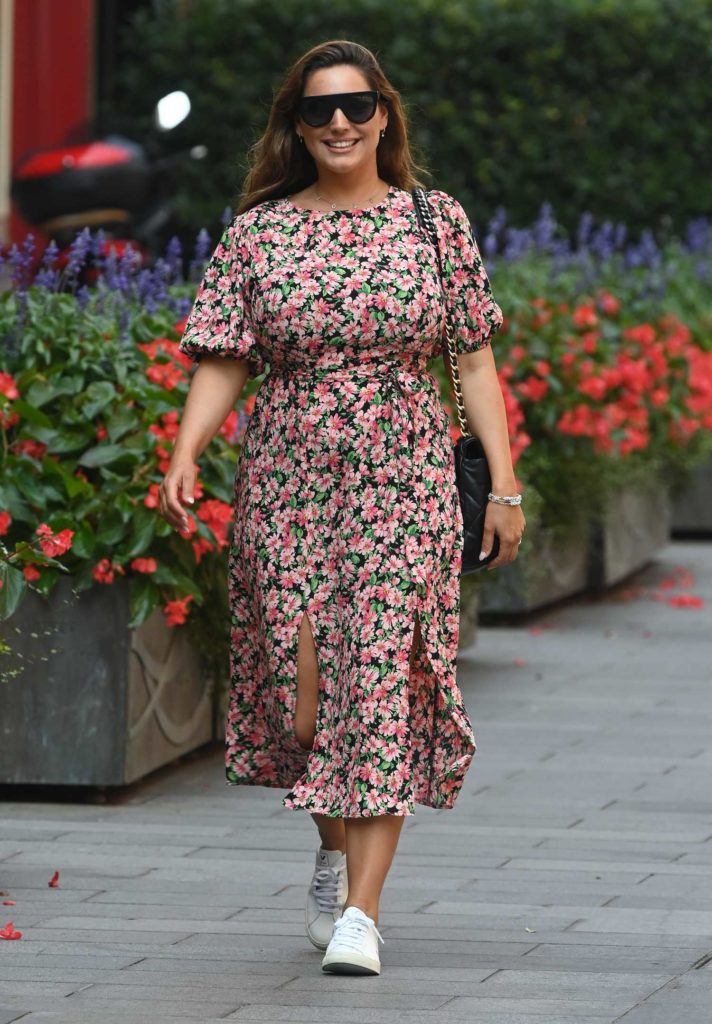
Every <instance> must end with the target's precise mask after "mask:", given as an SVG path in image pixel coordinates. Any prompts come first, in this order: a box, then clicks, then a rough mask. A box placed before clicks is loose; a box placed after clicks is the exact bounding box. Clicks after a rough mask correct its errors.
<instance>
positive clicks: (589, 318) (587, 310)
mask: <svg viewBox="0 0 712 1024" xmlns="http://www.w3.org/2000/svg"><path fill="white" fill-rule="evenodd" d="M573 319H574V323H575V324H576V326H577V327H595V326H596V324H597V323H598V317H597V315H596V310H595V309H594V307H593V306H592V305H590V303H589V304H585V303H584V304H583V305H581V306H578V307H577V308H576V309H575V310H574V312H573Z"/></svg>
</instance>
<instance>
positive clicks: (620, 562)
mask: <svg viewBox="0 0 712 1024" xmlns="http://www.w3.org/2000/svg"><path fill="white" fill-rule="evenodd" d="M671 517H672V516H671V505H670V496H669V493H668V489H667V487H666V486H665V484H664V483H663V482H662V481H661V480H659V479H658V478H657V477H653V476H651V477H650V479H649V480H647V481H643V482H638V483H634V484H630V485H629V486H627V487H622V488H620V489H619V490H618V491H616V492H615V493H614V494H613V495H612V496H611V497H610V498H609V500H608V502H607V503H606V508H605V511H604V513H603V515H602V517H601V519H600V521H599V522H596V523H594V524H592V528H591V535H590V541H589V544H590V547H589V569H588V586H589V589H590V590H593V591H599V590H603V589H605V588H606V587H611V586H613V585H614V584H616V583H618V582H619V581H620V580H622V579H624V578H625V577H626V576H629V575H630V574H631V573H632V572H635V571H636V570H637V569H640V568H642V566H644V565H645V564H646V563H647V562H649V561H650V559H651V558H653V557H654V556H655V554H656V553H657V552H658V551H659V550H660V549H661V548H664V547H665V545H666V544H667V543H668V540H669V537H670V525H671Z"/></svg>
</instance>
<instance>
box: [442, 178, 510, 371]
mask: <svg viewBox="0 0 712 1024" xmlns="http://www.w3.org/2000/svg"><path fill="white" fill-rule="evenodd" d="M429 196H430V198H431V206H434V218H433V219H434V220H435V222H436V227H437V229H438V236H439V241H440V253H441V259H442V266H443V290H444V293H445V298H446V302H447V313H448V317H449V318H450V323H451V324H452V330H453V335H454V337H455V347H456V349H457V351H458V353H460V352H476V351H477V349H480V348H484V347H485V345H488V344H489V343H490V339H491V336H492V335H493V334H494V333H495V331H498V330H499V328H500V327H501V326H502V321H503V316H502V310H501V309H500V307H499V306H498V305H497V303H496V302H495V300H494V296H493V295H492V289H491V287H490V283H489V278H488V277H487V272H486V270H485V268H484V264H483V262H482V258H481V256H480V251H479V249H478V247H477V242H476V241H475V239H474V236H473V234H472V228H471V226H470V222H469V220H468V218H467V214H466V213H465V211H464V210H463V208H462V206H461V205H460V203H459V202H458V201H457V199H454V198H453V197H452V196H450V195H448V194H447V193H446V192H440V191H438V190H431V192H430V193H429ZM443 344H444V343H443Z"/></svg>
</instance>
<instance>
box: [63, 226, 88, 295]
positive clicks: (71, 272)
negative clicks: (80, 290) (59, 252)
mask: <svg viewBox="0 0 712 1024" xmlns="http://www.w3.org/2000/svg"><path fill="white" fill-rule="evenodd" d="M91 247H92V237H91V231H90V230H89V228H84V229H83V230H82V231H80V232H79V233H78V234H77V236H76V237H75V239H74V241H73V242H72V244H71V245H70V246H69V258H68V260H67V265H66V267H65V268H64V277H65V279H66V280H67V281H68V282H72V283H73V282H75V281H76V279H77V277H78V276H79V271H80V270H81V269H82V268H83V267H84V265H85V264H86V262H87V257H88V256H89V254H90V252H91Z"/></svg>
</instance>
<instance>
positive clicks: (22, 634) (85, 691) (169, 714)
mask: <svg viewBox="0 0 712 1024" xmlns="http://www.w3.org/2000/svg"><path fill="white" fill-rule="evenodd" d="M127 622H128V588H127V586H126V584H125V581H123V580H121V581H119V582H118V583H116V584H113V585H111V586H103V587H93V588H92V589H91V590H89V591H85V592H83V593H81V594H80V595H78V596H76V595H73V594H72V592H71V580H69V579H63V580H60V582H59V583H58V584H57V586H56V587H55V589H54V591H53V592H52V594H51V596H50V599H49V601H45V600H43V599H42V598H41V597H39V596H38V595H37V594H34V593H30V594H28V595H27V597H26V599H25V600H24V601H23V604H22V606H21V607H20V609H19V610H18V612H17V613H16V614H15V615H13V616H12V617H11V618H10V619H8V620H7V621H6V622H4V623H2V624H0V635H2V636H3V638H4V639H5V640H6V641H7V642H8V643H9V644H10V646H11V648H12V653H11V654H10V655H7V656H6V658H5V660H4V665H3V667H4V669H5V670H7V669H8V668H16V667H18V666H24V668H23V670H22V671H20V672H19V674H18V675H17V676H16V677H15V678H13V679H9V680H8V681H7V682H6V683H5V684H4V686H3V690H2V706H1V708H0V783H25V784H54V785H63V786H72V785H77V786H113V785H122V784H124V783H127V782H132V781H134V780H135V779H137V778H140V777H141V776H142V775H145V774H147V773H148V772H150V771H153V770H154V769H155V768H158V767H160V766H161V765H163V764H167V763H168V762H170V761H172V760H174V759H175V758H176V757H179V756H180V755H181V754H184V753H187V752H188V751H189V750H193V749H195V747H198V746H200V745H202V744H203V743H205V742H208V741H209V740H210V738H211V717H212V715H211V701H210V698H209V695H208V692H207V691H208V686H207V684H206V682H205V681H204V680H203V679H202V676H201V671H200V666H199V662H198V658H197V655H196V654H195V652H194V651H193V649H192V648H191V646H190V644H189V642H188V639H187V637H186V636H185V634H184V632H183V631H182V630H180V628H177V629H173V630H171V629H169V628H168V627H167V626H166V625H165V623H164V622H163V619H162V613H161V612H160V611H157V612H155V613H154V614H153V616H151V619H149V620H148V622H146V623H145V624H144V625H143V626H141V627H139V628H138V629H136V630H130V629H128V627H127V625H126V624H127ZM53 652H54V653H53Z"/></svg>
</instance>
